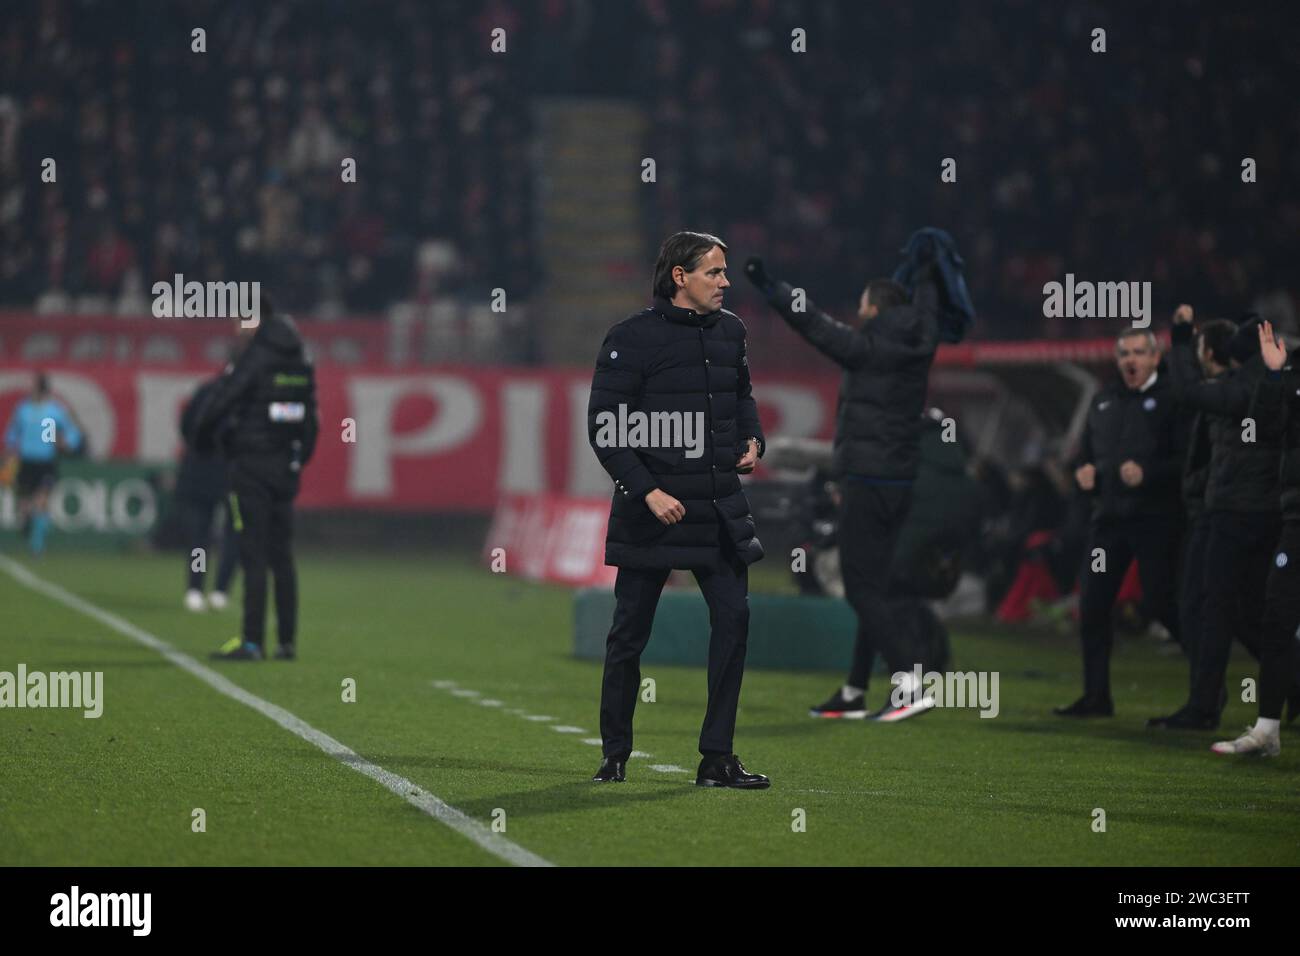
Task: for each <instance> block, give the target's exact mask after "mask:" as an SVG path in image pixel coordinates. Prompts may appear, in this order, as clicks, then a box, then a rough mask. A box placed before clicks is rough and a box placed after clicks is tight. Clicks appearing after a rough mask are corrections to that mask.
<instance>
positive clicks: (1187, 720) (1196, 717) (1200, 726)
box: [1147, 707, 1219, 730]
mask: <svg viewBox="0 0 1300 956" xmlns="http://www.w3.org/2000/svg"><path fill="white" fill-rule="evenodd" d="M1147 726H1148V727H1158V728H1160V729H1162V730H1217V729H1218V728H1219V718H1218V717H1217V716H1214V715H1212V714H1202V713H1200V712H1199V711H1195V710H1188V709H1187V708H1186V707H1180V708H1179V709H1178V710H1176V711H1174V712H1173V713H1172V714H1170V715H1169V716H1168V717H1152V718H1151V719H1150V720H1148V721H1147Z"/></svg>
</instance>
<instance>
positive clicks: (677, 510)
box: [645, 488, 686, 524]
mask: <svg viewBox="0 0 1300 956" xmlns="http://www.w3.org/2000/svg"><path fill="white" fill-rule="evenodd" d="M645 503H646V506H647V507H648V508H649V509H650V512H651V513H652V514H653V515H654V516H655V517H656V518H658V519H659V520H660V521H661V522H663V523H664V524H676V523H677V522H679V521H681V520H682V519H683V518H685V517H686V508H685V507H684V506H683V505H682V503H681V502H680V501H678V500H677V499H676V498H674V497H673V496H672V495H670V494H668V492H666V491H660V490H659V489H658V488H656V489H655V490H654V491H652V492H650V493H649V494H648V495H646V496H645Z"/></svg>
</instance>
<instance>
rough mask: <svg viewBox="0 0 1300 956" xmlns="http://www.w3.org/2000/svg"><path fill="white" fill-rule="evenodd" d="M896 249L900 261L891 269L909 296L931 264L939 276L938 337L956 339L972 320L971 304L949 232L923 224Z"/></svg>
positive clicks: (973, 306)
mask: <svg viewBox="0 0 1300 956" xmlns="http://www.w3.org/2000/svg"><path fill="white" fill-rule="evenodd" d="M899 251H900V252H902V253H903V261H902V262H901V263H900V264H899V266H898V268H897V269H895V270H894V281H895V282H897V283H898V284H899V285H901V286H902V287H903V288H904V289H906V290H907V294H908V295H909V296H910V295H912V293H913V292H914V291H915V289H916V284H917V282H918V281H920V279H921V277H922V276H923V275H924V272H925V270H926V268H927V267H928V266H930V265H931V264H933V265H934V266H935V268H936V270H937V272H938V280H939V281H938V285H939V338H940V339H941V340H942V341H944V342H960V341H961V340H962V339H964V338H965V337H966V333H967V332H969V331H970V327H971V325H972V324H973V323H974V321H975V304H974V303H973V302H971V298H970V291H969V290H968V289H967V288H966V277H965V276H964V275H963V274H962V266H963V265H964V263H963V262H962V258H961V256H960V255H958V253H957V245H956V243H954V242H953V241H952V236H950V235H948V233H946V232H944V231H943V230H942V229H935V228H934V227H932V226H927V227H925V228H924V229H918V230H917V231H916V232H914V233H912V237H911V238H910V239H908V240H907V245H905V246H904V247H903V248H902V249H900V250H899Z"/></svg>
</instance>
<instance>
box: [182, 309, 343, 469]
mask: <svg viewBox="0 0 1300 956" xmlns="http://www.w3.org/2000/svg"><path fill="white" fill-rule="evenodd" d="M193 415H194V420H193V429H194V435H195V439H194V445H195V447H196V448H198V449H199V450H201V451H206V450H208V449H210V448H212V447H213V444H214V440H215V438H216V437H217V436H216V434H215V433H216V432H217V431H218V428H219V427H220V428H221V429H222V431H223V438H224V440H223V441H222V447H221V451H222V452H223V453H224V454H225V456H226V458H227V459H228V460H232V461H233V460H235V459H237V458H242V457H245V456H262V457H270V458H277V459H280V458H283V459H284V460H285V461H287V462H289V463H290V466H291V467H292V469H293V470H294V471H297V470H298V468H300V467H301V466H302V465H305V464H307V461H308V459H310V458H311V456H312V452H313V451H314V450H315V448H316V437H317V434H318V431H319V418H318V415H317V410H316V375H315V370H314V369H313V367H312V364H311V362H310V361H309V360H308V359H307V357H306V354H305V353H304V351H303V344H302V339H301V338H300V337H299V335H298V328H297V326H296V325H294V324H293V320H292V319H290V318H289V317H288V316H282V315H279V314H272V315H264V316H263V317H262V320H261V323H260V324H259V325H258V328H257V331H256V332H254V333H253V337H252V339H251V340H250V341H249V343H248V345H247V346H246V347H245V348H244V350H243V351H242V352H241V353H240V355H239V358H237V359H236V360H235V362H234V364H233V365H232V366H231V367H230V368H228V369H227V370H226V372H225V374H223V375H222V376H221V378H220V379H218V380H217V385H216V387H215V388H213V389H211V390H210V391H208V392H206V393H205V394H204V396H203V400H202V401H201V402H198V403H196V407H195V410H194V413H193Z"/></svg>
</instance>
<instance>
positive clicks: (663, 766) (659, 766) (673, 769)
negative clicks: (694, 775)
mask: <svg viewBox="0 0 1300 956" xmlns="http://www.w3.org/2000/svg"><path fill="white" fill-rule="evenodd" d="M650 769H651V770H658V771H659V772H660V773H690V771H689V770H687V769H686V768H685V767H679V766H677V764H675V763H652V764H651V765H650Z"/></svg>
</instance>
